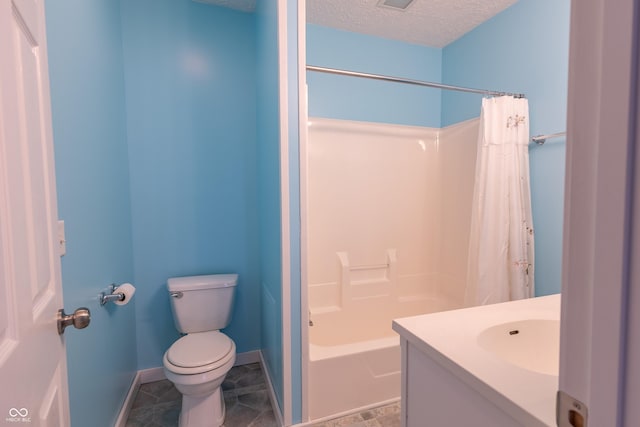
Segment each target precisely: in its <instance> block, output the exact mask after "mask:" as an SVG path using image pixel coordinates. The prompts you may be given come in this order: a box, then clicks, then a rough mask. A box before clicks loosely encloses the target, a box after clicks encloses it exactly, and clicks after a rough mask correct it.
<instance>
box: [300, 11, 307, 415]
mask: <svg viewBox="0 0 640 427" xmlns="http://www.w3.org/2000/svg"><path fill="white" fill-rule="evenodd" d="M305 3H306V2H305V1H304V0H303V1H301V2H299V4H298V138H299V141H300V153H299V154H300V157H299V162H300V347H301V351H300V358H301V360H300V368H301V378H300V382H301V390H300V391H301V393H302V408H301V417H302V420H303V421H304V420H307V419H309V399H308V397H309V327H308V326H307V325H309V296H308V295H309V294H308V286H307V282H308V276H307V231H308V230H307V212H308V210H307V208H308V206H307V166H308V165H307V158H308V156H307V149H308V147H307V141H308V136H309V132H308V128H307V122H308V119H309V104H308V99H307V94H308V91H307V70H306V63H307V18H306V4H305Z"/></svg>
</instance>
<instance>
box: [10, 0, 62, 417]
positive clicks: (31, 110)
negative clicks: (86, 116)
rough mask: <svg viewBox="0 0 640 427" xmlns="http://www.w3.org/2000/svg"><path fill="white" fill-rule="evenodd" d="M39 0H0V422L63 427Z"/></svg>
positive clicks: (50, 147)
mask: <svg viewBox="0 0 640 427" xmlns="http://www.w3.org/2000/svg"><path fill="white" fill-rule="evenodd" d="M50 105H51V104H50V101H49V77H48V72H47V51H46V37H45V24H44V0H0V424H2V423H6V424H3V425H25V426H26V425H29V426H60V427H65V426H69V424H70V422H69V401H68V400H69V398H68V390H67V369H66V353H65V346H64V339H63V337H62V336H60V335H58V332H57V327H56V314H57V310H58V309H59V308H61V307H62V281H61V275H60V257H59V254H58V250H59V249H58V244H59V242H58V240H57V238H56V236H57V233H56V224H57V206H56V192H55V176H54V161H53V139H52V131H51V107H50Z"/></svg>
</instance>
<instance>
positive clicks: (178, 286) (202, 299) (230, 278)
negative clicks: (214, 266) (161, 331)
mask: <svg viewBox="0 0 640 427" xmlns="http://www.w3.org/2000/svg"><path fill="white" fill-rule="evenodd" d="M237 282H238V275H237V274H213V275H208V276H186V277H172V278H170V279H169V280H167V288H168V289H169V295H170V300H171V311H172V312H173V320H174V322H175V324H176V329H177V330H178V331H180V332H182V333H185V334H188V333H194V332H205V331H217V330H219V329H222V328H224V327H226V326H227V325H229V322H230V321H231V310H232V309H233V298H234V295H235V289H236V284H237Z"/></svg>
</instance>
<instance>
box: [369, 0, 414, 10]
mask: <svg viewBox="0 0 640 427" xmlns="http://www.w3.org/2000/svg"><path fill="white" fill-rule="evenodd" d="M414 1H415V0H379V1H378V7H384V8H386V9H393V10H397V11H400V12H404V11H405V10H407V9H408V8H409V6H411V4H413V2H414Z"/></svg>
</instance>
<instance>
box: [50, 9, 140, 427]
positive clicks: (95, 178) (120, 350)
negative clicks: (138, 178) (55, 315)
mask: <svg viewBox="0 0 640 427" xmlns="http://www.w3.org/2000/svg"><path fill="white" fill-rule="evenodd" d="M46 18H47V38H48V50H49V73H50V79H51V98H52V110H53V130H54V149H55V159H56V179H57V188H58V208H59V216H60V218H61V219H63V220H64V221H65V226H66V240H67V254H66V255H65V256H64V257H63V258H62V281H63V290H64V305H65V309H66V310H67V311H68V312H70V311H72V310H74V309H76V308H77V307H80V306H86V307H88V308H89V309H90V310H91V317H92V318H91V325H89V327H88V329H86V330H82V331H78V330H74V329H68V330H67V332H65V335H64V336H65V340H66V344H67V359H68V371H69V391H70V393H69V394H70V404H71V421H72V425H73V426H78V427H83V426H94V427H102V426H104V427H107V426H113V424H114V423H115V420H116V417H117V415H118V411H119V410H120V407H121V405H122V402H123V401H124V398H125V396H126V394H127V392H128V389H129V386H130V384H131V382H132V380H133V377H134V375H135V371H136V333H135V330H136V329H135V303H136V298H134V299H133V300H132V302H131V303H130V304H128V305H126V306H120V307H116V306H115V305H113V304H109V305H108V306H105V307H100V305H99V304H98V301H97V295H98V294H99V293H100V291H102V290H104V288H105V287H106V286H107V285H108V284H110V283H122V282H128V281H132V280H133V265H132V250H131V247H132V246H131V245H132V240H131V220H130V202H129V163H128V159H127V137H126V126H125V112H124V96H125V95H124V80H123V71H122V61H123V57H122V40H121V36H120V7H119V4H118V2H113V1H111V0H93V1H86V0H48V1H47V2H46Z"/></svg>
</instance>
